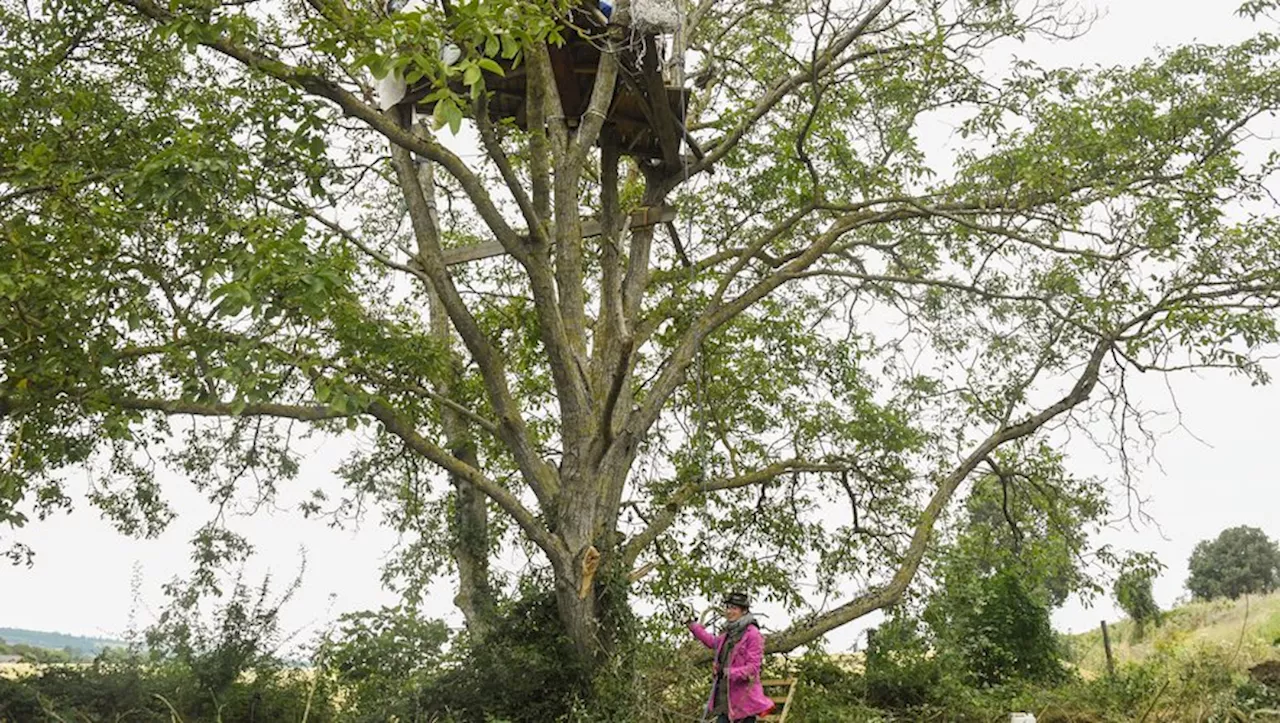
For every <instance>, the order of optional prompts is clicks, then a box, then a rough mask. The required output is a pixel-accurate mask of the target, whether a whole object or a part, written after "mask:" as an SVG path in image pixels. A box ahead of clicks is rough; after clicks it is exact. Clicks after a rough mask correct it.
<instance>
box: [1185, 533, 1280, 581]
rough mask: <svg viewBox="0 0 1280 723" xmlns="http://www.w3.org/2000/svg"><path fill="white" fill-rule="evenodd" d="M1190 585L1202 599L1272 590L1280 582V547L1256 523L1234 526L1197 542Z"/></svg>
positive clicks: (1189, 566) (1192, 560)
mask: <svg viewBox="0 0 1280 723" xmlns="http://www.w3.org/2000/svg"><path fill="white" fill-rule="evenodd" d="M1187 567H1188V568H1190V571H1191V574H1190V576H1188V577H1187V589H1188V590H1190V591H1191V595H1192V596H1193V597H1195V598H1197V599H1200V600H1211V599H1213V598H1219V597H1226V598H1231V599H1233V600H1234V599H1236V598H1238V597H1240V596H1241V595H1248V594H1253V593H1263V594H1265V593H1269V592H1271V591H1273V590H1275V589H1276V588H1277V587H1278V586H1280V548H1277V547H1276V543H1275V541H1273V540H1272V539H1271V538H1269V537H1267V535H1266V533H1264V532H1263V531H1262V530H1259V529H1258V528H1256V527H1247V526H1244V525H1241V526H1240V527H1231V528H1228V529H1226V530H1223V531H1222V532H1221V533H1220V534H1219V535H1218V538H1217V539H1216V540H1204V541H1202V542H1201V543H1200V544H1198V545H1196V549H1195V550H1194V551H1193V552H1192V553H1191V559H1190V560H1188V561H1187Z"/></svg>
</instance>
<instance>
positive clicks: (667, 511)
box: [622, 459, 849, 567]
mask: <svg viewBox="0 0 1280 723" xmlns="http://www.w3.org/2000/svg"><path fill="white" fill-rule="evenodd" d="M847 469H849V467H848V465H842V464H837V463H816V462H806V461H804V460H800V459H788V460H784V461H782V462H774V463H773V464H771V465H768V466H767V467H761V468H760V469H757V470H755V471H753V472H748V473H746V474H741V475H738V476H736V477H729V478H726V479H719V480H714V481H711V482H707V483H706V484H699V483H696V482H690V483H687V484H685V485H683V486H682V487H680V488H679V489H677V490H676V491H675V492H674V493H672V495H671V497H670V498H668V499H667V501H666V502H665V503H663V505H662V507H661V509H660V510H659V511H658V513H657V514H655V515H654V516H653V517H652V519H651V520H650V521H649V523H648V525H646V526H645V528H644V529H643V530H641V531H640V532H638V533H636V534H635V535H634V536H632V538H631V539H630V540H629V541H628V542H627V544H626V546H625V547H624V548H623V553H622V559H623V561H624V562H625V563H626V565H627V566H629V567H631V566H634V565H635V562H636V560H637V559H638V558H639V557H640V554H641V553H642V552H644V550H645V549H646V548H647V547H649V545H651V544H653V542H654V540H656V539H658V536H659V535H661V534H662V533H663V532H666V531H667V529H668V528H670V527H671V525H672V524H674V523H675V521H676V518H678V517H679V516H680V512H681V511H682V510H684V508H685V507H686V506H687V505H688V503H689V502H690V501H691V500H692V499H693V498H694V496H695V495H697V494H698V493H699V492H718V491H721V490H732V489H739V488H742V487H749V486H751V485H758V484H763V483H765V482H769V481H771V480H774V479H777V478H778V477H780V476H781V475H784V474H788V473H791V472H841V471H845V470H847Z"/></svg>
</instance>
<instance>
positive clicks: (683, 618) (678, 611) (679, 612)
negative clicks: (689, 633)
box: [675, 603, 698, 625]
mask: <svg viewBox="0 0 1280 723" xmlns="http://www.w3.org/2000/svg"><path fill="white" fill-rule="evenodd" d="M675 618H676V619H677V620H678V621H680V624H681V625H688V624H689V623H692V622H693V621H695V620H697V619H698V615H697V613H695V612H694V611H693V608H692V607H691V606H689V605H688V604H687V603H677V604H676V607H675Z"/></svg>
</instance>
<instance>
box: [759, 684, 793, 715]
mask: <svg viewBox="0 0 1280 723" xmlns="http://www.w3.org/2000/svg"><path fill="white" fill-rule="evenodd" d="M797 682H798V681H797V680H796V679H795V678H769V679H765V680H762V681H760V685H761V686H762V687H763V688H764V694H765V695H767V696H769V699H770V700H772V701H773V704H774V708H773V711H772V712H770V713H769V715H766V716H761V718H760V721H761V723H787V712H788V711H790V710H791V698H792V696H794V695H795V694H796V683H797Z"/></svg>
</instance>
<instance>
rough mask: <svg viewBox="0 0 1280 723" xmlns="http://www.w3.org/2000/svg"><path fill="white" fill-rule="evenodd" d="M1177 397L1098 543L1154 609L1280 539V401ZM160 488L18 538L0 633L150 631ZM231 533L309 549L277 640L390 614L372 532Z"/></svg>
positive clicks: (264, 528)
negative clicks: (1154, 565)
mask: <svg viewBox="0 0 1280 723" xmlns="http://www.w3.org/2000/svg"><path fill="white" fill-rule="evenodd" d="M1237 4H1238V3H1237V2H1236V0H1213V1H1212V2H1204V1H1203V0H1200V1H1193V0H1176V1H1175V0H1113V1H1111V2H1107V1H1106V0H1102V1H1100V2H1096V3H1094V2H1084V3H1082V5H1083V6H1084V7H1099V8H1102V9H1104V10H1105V13H1106V14H1105V16H1104V17H1102V18H1101V19H1100V20H1099V21H1098V23H1097V24H1096V25H1095V27H1094V28H1093V30H1092V31H1091V32H1090V33H1089V34H1088V35H1087V36H1086V37H1085V38H1083V39H1080V40H1077V41H1073V42H1071V43H1058V44H1048V43H1043V42H1036V43H1029V44H1027V45H1024V46H1020V47H1017V48H1016V49H1015V52H1016V54H1018V55H1019V56H1021V57H1024V58H1028V59H1035V60H1037V61H1039V62H1040V63H1041V64H1044V65H1076V64H1085V65H1093V64H1103V65H1109V64H1117V63H1131V62H1134V61H1137V60H1140V59H1141V58H1142V57H1144V56H1146V55H1148V54H1150V52H1151V51H1152V49H1153V48H1154V47H1156V46H1166V47H1168V46H1173V45H1177V44H1181V43H1185V42H1190V41H1196V40H1198V41H1204V42H1229V41H1232V40H1236V39H1239V38H1241V37H1244V36H1246V35H1248V34H1250V33H1251V32H1253V31H1254V30H1255V29H1256V28H1254V27H1253V26H1251V24H1249V23H1247V22H1245V21H1243V20H1240V19H1238V18H1236V17H1234V15H1233V11H1234V9H1235V7H1236V5H1237ZM1271 371H1272V373H1273V374H1276V375H1280V363H1277V364H1274V365H1272V367H1271ZM1171 386H1172V389H1173V391H1174V393H1175V394H1176V399H1177V406H1178V408H1179V409H1180V410H1181V412H1182V420H1183V423H1184V424H1185V426H1186V428H1185V429H1180V428H1178V427H1177V425H1176V418H1175V416H1174V415H1173V414H1172V412H1173V405H1172V404H1171V402H1170V400H1169V391H1168V389H1167V388H1166V385H1165V381H1164V379H1163V378H1150V379H1142V380H1139V381H1138V382H1137V383H1136V384H1135V385H1134V388H1135V389H1137V390H1138V393H1139V396H1140V398H1141V399H1142V400H1143V401H1144V402H1145V403H1146V405H1147V406H1148V407H1149V408H1152V409H1162V410H1166V411H1168V412H1170V413H1171V414H1170V415H1169V416H1168V417H1166V418H1164V419H1163V420H1162V423H1161V424H1159V425H1157V426H1158V428H1161V429H1164V430H1166V431H1168V434H1167V435H1166V436H1165V437H1164V438H1163V439H1162V441H1161V442H1160V444H1159V446H1158V447H1157V449H1156V453H1157V456H1156V460H1154V461H1152V462H1150V463H1147V464H1146V465H1144V467H1143V469H1141V470H1140V473H1139V475H1138V480H1139V489H1140V492H1141V493H1143V494H1144V495H1145V496H1147V497H1148V498H1149V500H1150V501H1149V503H1148V505H1147V507H1146V512H1147V513H1148V514H1150V515H1151V516H1152V517H1153V518H1154V519H1155V521H1156V523H1157V524H1158V527H1156V526H1154V525H1146V526H1139V527H1138V528H1137V529H1136V530H1135V529H1132V528H1131V527H1129V526H1128V525H1125V524H1121V525H1117V526H1116V527H1115V529H1112V530H1109V531H1108V532H1107V533H1106V534H1105V535H1104V539H1103V540H1102V541H1104V542H1109V543H1112V544H1115V545H1116V546H1118V547H1122V548H1131V549H1137V550H1150V551H1153V552H1155V553H1157V554H1158V556H1159V558H1160V559H1161V560H1162V561H1163V562H1164V563H1165V564H1166V565H1167V566H1168V568H1167V570H1166V571H1165V573H1164V575H1163V576H1162V577H1161V578H1160V579H1159V581H1158V582H1157V584H1156V597H1157V600H1158V601H1159V602H1160V604H1161V605H1163V606H1168V605H1170V604H1171V603H1172V602H1173V601H1174V599H1175V598H1177V597H1178V596H1180V595H1182V594H1184V590H1183V583H1184V581H1185V577H1186V561H1187V556H1188V555H1189V554H1190V553H1191V550H1192V548H1193V547H1194V546H1195V544H1196V543H1197V542H1198V541H1200V540H1202V539H1205V538H1209V537H1213V536H1214V535H1216V534H1217V533H1218V532H1219V531H1220V530H1222V529H1223V528H1225V527H1230V526H1235V525H1241V524H1247V525H1252V526H1256V527H1260V528H1262V529H1263V530H1264V531H1265V532H1266V533H1267V534H1269V535H1270V536H1272V537H1273V538H1280V520H1278V518H1277V515H1276V514H1275V510H1276V509H1277V508H1278V507H1280V489H1278V488H1277V485H1276V483H1275V480H1276V474H1275V467H1276V462H1275V459H1276V450H1277V449H1280V431H1278V430H1280V425H1278V424H1277V423H1276V415H1277V413H1280V412H1278V410H1280V389H1277V388H1275V387H1265V388H1252V387H1250V386H1249V385H1248V383H1247V382H1246V381H1244V380H1242V379H1239V378H1231V377H1227V376H1226V375H1222V374H1212V375H1203V376H1200V377H1196V376H1192V375H1186V374H1184V375H1180V376H1177V377H1174V378H1173V379H1172V383H1171ZM314 444H315V453H314V454H313V455H312V459H311V460H310V462H309V463H308V465H307V466H306V468H305V470H304V474H303V475H302V477H301V479H300V480H299V481H298V484H297V487H296V492H295V493H293V494H290V493H286V494H285V495H284V496H283V499H282V500H281V503H280V506H281V507H288V506H289V503H290V502H296V501H297V500H298V499H299V497H300V496H301V495H303V494H305V493H306V492H307V491H309V490H310V489H312V488H314V487H315V486H317V484H316V482H322V481H323V479H322V478H323V476H328V475H330V468H331V465H332V463H333V461H334V460H335V459H336V458H337V457H336V455H335V454H334V451H333V449H332V448H331V446H330V448H326V449H321V448H320V445H319V443H318V442H317V443H314ZM1069 453H1070V454H1071V458H1072V464H1073V467H1074V469H1076V470H1078V471H1081V472H1085V473H1090V474H1097V475H1100V476H1108V477H1111V476H1114V475H1115V474H1116V472H1117V470H1116V468H1115V467H1114V465H1112V464H1111V463H1110V462H1109V461H1108V460H1106V459H1105V458H1104V457H1103V456H1102V455H1101V454H1100V453H1098V452H1097V451H1095V450H1093V449H1091V448H1089V447H1087V446H1084V445H1074V446H1071V447H1069ZM167 482H168V484H166V488H167V489H168V490H169V494H170V496H171V499H173V501H174V507H175V509H176V510H177V511H178V512H179V517H178V518H177V520H175V522H174V523H173V524H172V525H171V527H170V528H169V530H168V531H167V532H166V533H165V534H164V535H162V536H161V537H160V538H159V539H157V540H146V541H139V540H131V539H127V538H124V537H122V536H120V535H118V534H117V533H115V532H114V531H113V530H112V529H111V528H110V527H109V526H108V525H106V524H105V523H103V522H102V521H100V520H99V519H98V517H97V516H96V515H95V514H93V513H92V511H91V510H89V509H88V508H87V506H86V505H84V504H81V505H80V509H79V510H77V512H76V513H73V514H72V515H70V516H66V515H62V516H58V517H55V518H53V519H50V520H47V521H44V522H36V523H32V524H31V525H30V526H28V527H27V528H26V529H25V530H24V531H23V532H22V533H21V534H20V535H19V537H18V539H20V540H22V541H23V542H26V543H27V544H29V545H31V546H32V547H33V548H35V550H36V553H37V558H36V564H35V566H34V567H33V568H30V569H27V568H13V567H8V566H0V593H2V594H0V627H22V628H32V629H38V630H56V631H62V632H69V633H76V634H85V635H98V636H119V635H121V634H123V633H124V631H125V630H126V629H127V628H128V626H129V625H130V621H131V613H133V614H134V615H135V616H136V624H137V625H138V626H145V625H147V624H149V623H151V622H152V621H153V619H154V614H155V612H156V611H157V609H158V606H159V603H160V601H161V596H160V586H161V584H163V583H164V582H166V581H167V580H169V579H170V578H172V577H173V576H175V575H179V574H182V573H184V572H186V571H187V570H188V568H189V561H188V560H189V548H188V541H189V540H190V538H191V535H192V533H193V531H194V530H195V529H196V528H198V527H199V526H200V525H202V524H203V523H204V522H206V521H207V520H208V519H209V509H208V506H207V505H206V504H205V503H204V502H203V501H202V500H201V498H200V496H199V495H198V494H196V493H195V492H194V491H192V490H191V488H190V486H189V485H187V484H186V483H183V482H181V481H179V480H176V479H170V480H167ZM87 484H88V481H87V480H86V479H85V478H84V476H83V475H78V476H73V477H72V482H71V484H70V485H69V487H70V488H71V489H73V490H79V491H83V490H84V489H85V488H86V487H87ZM323 486H327V487H330V488H332V487H333V486H334V485H332V484H330V485H323ZM233 527H234V528H235V529H237V530H238V531H241V532H243V533H246V534H247V535H248V536H249V538H250V539H251V540H252V541H253V542H254V544H255V545H256V546H257V550H258V554H257V556H256V557H255V558H254V561H253V563H252V564H251V566H250V568H249V570H248V579H249V580H251V581H252V580H254V579H255V576H258V577H260V576H261V574H262V573H264V572H266V571H270V572H272V573H273V574H274V575H275V576H276V577H277V578H279V579H280V583H281V585H283V584H284V582H285V581H286V580H287V579H291V578H292V576H293V575H294V574H295V573H296V571H297V569H298V565H299V563H300V560H301V550H303V549H305V550H306V558H307V563H308V568H307V572H306V576H305V579H304V583H303V587H302V589H301V590H300V592H299V594H298V595H297V597H296V598H295V599H294V600H293V601H292V602H291V603H290V604H289V606H288V607H287V608H286V609H285V618H284V623H285V625H284V627H285V629H286V630H287V631H290V632H295V633H297V635H298V641H299V642H303V641H305V640H307V639H309V638H310V637H311V636H312V635H314V633H315V632H316V631H317V630H319V629H321V628H322V627H323V625H324V624H325V623H326V622H327V621H330V620H332V619H333V618H335V617H336V616H337V615H338V614H340V613H342V612H345V611H350V610H360V609H367V608H371V607H377V606H379V605H381V604H392V603H394V597H393V596H392V595H390V594H388V593H386V592H385V591H383V590H382V589H381V587H380V584H379V580H378V568H379V565H380V563H381V561H382V560H383V558H384V556H385V554H386V551H387V550H388V549H389V548H390V547H391V546H392V545H393V543H394V537H393V535H392V534H391V533H389V532H387V531H386V530H384V529H381V528H379V527H378V526H376V525H374V524H369V525H367V526H366V527H364V528H363V529H361V530H358V531H352V530H332V529H328V528H326V527H324V526H323V525H322V524H321V523H317V522H314V521H304V520H302V519H301V518H300V517H299V516H297V515H294V514H290V513H285V512H264V513H261V514H259V515H258V516H255V517H253V518H241V519H237V520H235V521H234V523H233ZM5 536H6V537H8V533H6V535H5ZM135 570H136V571H137V578H138V579H139V580H140V581H141V586H140V588H139V595H138V596H137V600H135V595H134V594H133V591H132V580H133V579H134V578H135V572H134V571H135ZM438 593H439V594H438V595H436V596H435V597H434V599H433V600H431V601H430V602H429V603H428V606H427V611H426V612H427V614H429V615H433V616H444V617H450V618H451V619H454V620H456V619H457V618H456V613H455V612H454V611H453V610H452V607H451V605H450V603H449V599H450V598H451V597H452V592H451V590H450V589H449V585H448V584H447V583H445V584H442V585H441V586H440V587H439V588H438ZM1103 617H1110V618H1112V619H1114V618H1115V617H1116V613H1115V610H1114V608H1113V606H1112V605H1111V604H1110V602H1109V601H1107V600H1102V601H1100V602H1099V603H1098V604H1097V605H1096V606H1095V607H1094V608H1093V609H1086V608H1084V607H1083V606H1082V605H1080V604H1078V603H1075V602H1073V603H1070V604H1068V605H1067V606H1066V608H1064V609H1063V610H1061V611H1059V612H1058V614H1057V615H1056V616H1055V622H1056V624H1057V625H1058V626H1059V627H1060V628H1061V629H1064V630H1068V629H1070V630H1076V631H1079V630H1082V629H1084V628H1088V627H1092V626H1094V625H1096V624H1097V622H1098V620H1100V619H1101V618H1103ZM775 619H776V618H775ZM855 637H856V630H847V631H844V632H843V633H842V634H840V635H838V636H836V637H835V638H834V640H833V642H834V643H835V645H836V646H837V647H844V646H846V645H848V644H850V643H851V642H852V641H853V639H854V638H855Z"/></svg>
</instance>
